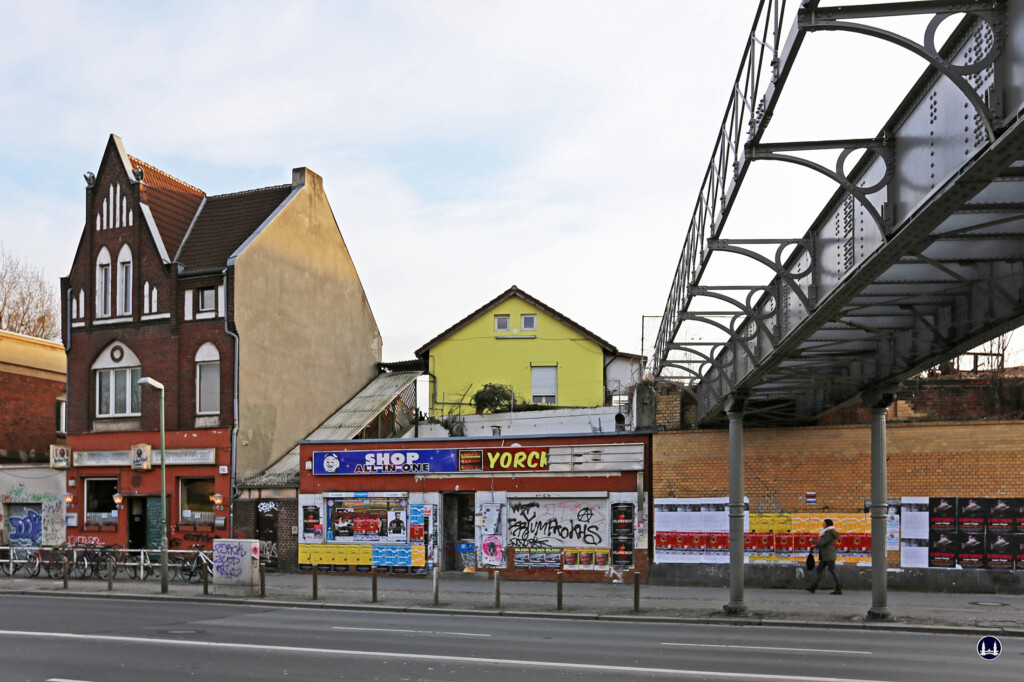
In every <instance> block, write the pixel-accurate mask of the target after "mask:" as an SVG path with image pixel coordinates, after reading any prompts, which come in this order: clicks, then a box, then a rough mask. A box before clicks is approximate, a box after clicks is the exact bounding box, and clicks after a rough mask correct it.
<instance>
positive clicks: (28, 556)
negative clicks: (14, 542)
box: [0, 545, 43, 578]
mask: <svg viewBox="0 0 1024 682" xmlns="http://www.w3.org/2000/svg"><path fill="white" fill-rule="evenodd" d="M3 549H4V550H5V551H6V556H0V571H2V572H3V574H4V575H15V574H16V573H17V572H18V571H24V572H25V574H26V575H28V576H29V577H30V578H34V577H36V576H37V575H39V570H40V568H41V567H42V564H43V557H42V550H41V548H40V547H39V546H38V545H36V546H34V547H29V546H24V547H5V548H3Z"/></svg>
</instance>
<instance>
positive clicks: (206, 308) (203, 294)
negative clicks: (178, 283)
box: [199, 287, 217, 313]
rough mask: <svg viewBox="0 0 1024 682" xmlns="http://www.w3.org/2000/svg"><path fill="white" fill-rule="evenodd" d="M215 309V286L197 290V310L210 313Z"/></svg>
mask: <svg viewBox="0 0 1024 682" xmlns="http://www.w3.org/2000/svg"><path fill="white" fill-rule="evenodd" d="M216 309H217V287H203V288H202V289H200V290H199V312H201V313H206V312H210V313H212V312H213V311H215V310H216Z"/></svg>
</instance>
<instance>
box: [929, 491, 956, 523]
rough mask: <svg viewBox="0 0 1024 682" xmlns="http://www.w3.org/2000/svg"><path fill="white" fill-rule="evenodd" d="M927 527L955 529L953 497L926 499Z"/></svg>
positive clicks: (954, 501)
mask: <svg viewBox="0 0 1024 682" xmlns="http://www.w3.org/2000/svg"><path fill="white" fill-rule="evenodd" d="M928 527H929V528H931V529H932V530H946V531H954V530H956V498H955V497H931V498H929V499H928Z"/></svg>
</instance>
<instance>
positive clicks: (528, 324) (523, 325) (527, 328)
mask: <svg viewBox="0 0 1024 682" xmlns="http://www.w3.org/2000/svg"><path fill="white" fill-rule="evenodd" d="M519 328H520V329H522V330H523V331H524V332H535V331H537V316H536V315H523V316H522V321H521V322H520V325H519Z"/></svg>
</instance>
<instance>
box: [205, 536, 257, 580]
mask: <svg viewBox="0 0 1024 682" xmlns="http://www.w3.org/2000/svg"><path fill="white" fill-rule="evenodd" d="M248 560H249V553H248V551H247V550H246V549H245V547H244V546H243V545H242V543H240V542H215V543H214V544H213V573H214V575H218V576H220V577H222V578H228V579H232V578H241V577H242V573H243V572H244V566H243V563H242V562H244V561H248Z"/></svg>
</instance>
